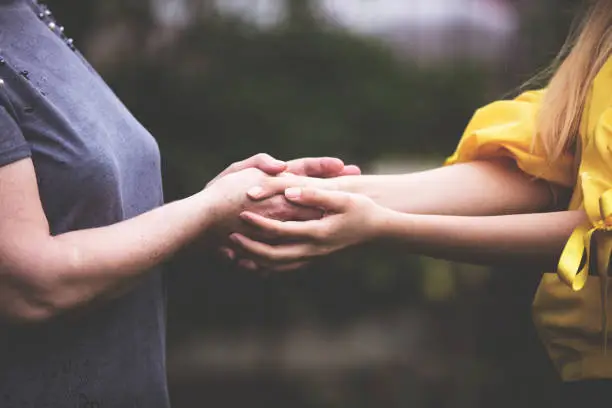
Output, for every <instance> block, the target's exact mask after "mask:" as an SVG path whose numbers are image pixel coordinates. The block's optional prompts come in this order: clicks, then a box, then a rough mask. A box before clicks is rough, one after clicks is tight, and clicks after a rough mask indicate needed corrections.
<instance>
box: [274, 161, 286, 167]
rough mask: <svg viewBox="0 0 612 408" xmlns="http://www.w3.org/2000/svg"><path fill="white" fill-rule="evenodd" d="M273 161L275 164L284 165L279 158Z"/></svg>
mask: <svg viewBox="0 0 612 408" xmlns="http://www.w3.org/2000/svg"><path fill="white" fill-rule="evenodd" d="M273 163H274V165H275V166H285V165H286V163H285V162H284V161H281V160H274V162H273Z"/></svg>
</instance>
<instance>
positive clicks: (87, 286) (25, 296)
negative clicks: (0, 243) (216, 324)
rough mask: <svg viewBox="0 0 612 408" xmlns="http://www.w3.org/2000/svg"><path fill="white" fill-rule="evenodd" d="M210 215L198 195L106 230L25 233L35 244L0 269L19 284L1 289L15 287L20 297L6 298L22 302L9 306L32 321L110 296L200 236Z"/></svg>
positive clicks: (206, 200) (205, 199)
mask: <svg viewBox="0 0 612 408" xmlns="http://www.w3.org/2000/svg"><path fill="white" fill-rule="evenodd" d="M207 209H208V210H207ZM212 217H214V211H213V209H212V206H211V205H210V204H209V201H208V197H207V196H206V195H205V194H204V193H200V194H197V195H195V196H192V197H190V198H187V199H184V200H181V201H177V202H174V203H171V204H167V205H165V206H162V207H160V208H157V209H155V210H152V211H150V212H147V213H145V214H142V215H140V216H137V217H135V218H132V219H130V220H127V221H123V222H120V223H117V224H114V225H111V226H107V227H101V228H95V229H88V230H80V231H74V232H69V233H66V234H61V235H58V236H55V237H51V236H48V235H47V236H44V235H43V234H42V233H41V234H38V235H37V238H32V237H33V235H32V234H30V235H29V238H30V239H35V240H36V241H37V245H31V242H30V243H29V244H28V245H24V248H30V249H21V250H16V251H15V253H19V254H21V259H16V260H14V262H13V264H15V265H18V267H13V268H11V267H8V268H5V270H8V271H13V272H15V271H17V272H18V273H17V274H13V275H12V278H13V279H12V281H14V282H17V283H18V284H17V285H13V286H10V285H5V286H4V287H3V288H2V290H3V291H8V290H11V289H12V290H13V291H14V290H15V287H17V288H18V290H19V291H21V293H20V296H11V297H12V298H13V299H18V300H21V303H22V304H19V303H20V302H19V301H17V302H13V306H14V307H17V308H20V311H19V313H22V312H23V311H24V310H25V311H26V314H29V315H30V316H28V317H29V318H32V319H34V320H38V319H45V318H47V317H49V316H52V315H55V314H58V313H61V312H63V311H66V310H70V309H76V308H80V307H83V306H87V305H88V304H90V303H92V302H95V301H99V300H103V299H108V298H112V297H115V296H117V295H118V294H120V293H122V292H123V291H125V290H126V289H128V288H130V287H131V286H132V285H133V284H134V283H135V282H136V281H137V280H138V279H139V278H141V277H142V276H143V275H144V274H145V273H146V271H148V270H150V269H151V268H152V267H154V266H155V265H158V264H159V263H161V262H162V261H164V260H165V259H167V258H168V257H169V256H171V255H172V254H173V253H175V252H176V251H177V250H178V249H179V248H181V247H182V246H183V245H185V244H187V243H188V242H190V241H192V240H193V239H194V238H196V237H198V236H199V235H200V234H202V232H203V231H204V230H206V229H207V226H208V225H209V223H210V221H211V219H212ZM9 274H10V273H9ZM7 280H8V279H7ZM5 294H6V293H5ZM11 297H8V296H6V297H5V298H11ZM0 303H2V302H1V301H0ZM7 307H8V308H9V309H10V305H9V306H7Z"/></svg>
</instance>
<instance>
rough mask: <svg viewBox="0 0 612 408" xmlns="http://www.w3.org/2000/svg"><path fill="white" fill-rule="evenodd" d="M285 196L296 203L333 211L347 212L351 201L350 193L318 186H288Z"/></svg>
mask: <svg viewBox="0 0 612 408" xmlns="http://www.w3.org/2000/svg"><path fill="white" fill-rule="evenodd" d="M285 197H287V200H289V201H291V202H293V203H296V204H300V205H303V206H307V207H321V208H324V209H325V210H327V211H332V212H345V211H346V209H347V207H348V206H349V204H350V203H351V195H350V194H349V193H345V192H341V191H330V190H321V189H318V188H299V187H292V188H288V189H286V190H285Z"/></svg>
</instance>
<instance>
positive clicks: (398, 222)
mask: <svg viewBox="0 0 612 408" xmlns="http://www.w3.org/2000/svg"><path fill="white" fill-rule="evenodd" d="M586 219H587V217H586V214H585V213H584V212H583V211H562V212H552V213H542V214H515V215H502V216H492V217H461V216H437V215H409V214H400V213H397V212H393V211H388V212H386V213H385V215H384V216H382V217H381V219H380V220H379V221H378V223H377V225H376V227H375V229H376V232H375V234H376V236H378V237H381V238H382V239H383V240H384V241H390V242H393V243H395V244H398V245H399V246H400V248H402V249H403V250H407V251H410V252H413V253H417V254H421V255H426V256H432V257H435V258H441V259H446V260H450V261H459V262H469V263H476V264H487V265H494V264H503V265H529V266H533V267H536V268H537V270H545V271H554V270H556V268H557V262H558V261H559V256H560V255H561V251H562V250H563V247H564V245H565V243H566V241H567V239H568V238H569V236H570V234H571V233H572V231H573V230H574V229H575V228H576V227H577V226H578V225H580V224H582V223H584V222H585V221H586Z"/></svg>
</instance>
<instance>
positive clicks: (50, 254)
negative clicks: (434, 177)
mask: <svg viewBox="0 0 612 408" xmlns="http://www.w3.org/2000/svg"><path fill="white" fill-rule="evenodd" d="M329 163H332V164H331V166H332V170H334V169H335V170H334V171H339V172H343V171H345V169H344V164H343V163H342V162H341V161H339V160H337V159H331V162H330V159H329V158H320V159H319V158H308V159H304V160H297V161H294V164H293V166H297V167H300V168H302V169H305V170H304V171H306V170H308V169H310V170H308V172H309V173H311V174H310V175H316V173H317V172H325V171H327V172H328V173H330V171H329ZM287 168H288V166H287V163H284V162H279V161H276V160H274V159H272V158H271V157H270V156H267V155H256V156H254V157H252V158H250V159H247V160H245V161H243V162H240V163H237V164H234V165H232V166H230V167H229V168H228V169H227V170H226V171H224V172H223V173H222V175H220V176H219V177H217V178H216V179H215V180H214V181H213V182H211V183H209V184H208V186H207V187H206V188H205V189H203V190H202V191H200V192H199V193H197V194H195V195H193V196H191V197H188V198H185V199H183V200H179V201H176V202H173V203H170V204H166V205H164V206H162V207H159V208H156V209H154V210H152V211H149V212H147V213H144V214H141V215H139V216H137V217H134V218H131V219H129V220H126V221H123V222H119V223H116V224H113V225H110V226H105V227H100V228H92V229H85V230H79V231H73V232H69V233H65V234H60V235H56V236H52V235H51V234H50V231H49V224H48V221H47V219H46V216H45V214H44V211H43V208H42V204H41V201H40V197H39V193H38V187H37V181H36V174H35V170H34V166H33V163H32V161H31V159H23V160H20V161H17V162H15V163H12V164H9V165H6V166H3V167H1V168H0V191H1V192H2V194H0V317H4V318H8V319H10V320H14V321H18V322H24V323H35V322H40V321H45V320H49V319H52V318H53V317H55V316H57V315H58V314H61V313H64V312H68V311H76V310H83V309H84V308H86V307H88V306H90V305H93V304H96V303H98V302H103V301H105V300H108V299H112V298H114V297H117V296H120V295H121V294H123V293H125V291H127V290H129V289H130V288H131V287H133V285H134V284H135V283H136V282H138V280H139V278H141V277H142V276H143V275H144V274H146V273H147V271H148V270H150V268H152V267H153V266H155V265H158V264H159V263H161V262H162V261H164V260H166V259H167V258H168V257H170V256H172V255H173V254H174V253H175V252H176V251H177V250H179V249H180V248H181V247H183V246H185V245H187V244H188V243H190V242H193V241H194V240H196V239H202V238H203V239H204V240H205V241H208V242H211V240H212V238H214V237H217V236H227V235H228V234H229V233H230V232H231V231H234V230H235V229H236V227H237V226H238V225H239V224H240V225H241V223H239V222H238V221H237V219H238V215H239V214H240V213H241V212H243V211H245V210H249V211H254V212H256V213H262V214H266V215H268V216H269V215H270V214H276V213H277V212H284V214H285V216H289V215H290V214H292V216H293V217H296V218H300V217H302V218H305V217H306V216H307V215H308V216H319V217H320V211H318V210H313V209H305V208H301V207H296V206H292V205H291V204H289V203H288V202H287V201H286V200H284V199H282V200H281V199H280V198H274V199H273V200H269V201H266V200H263V201H260V202H257V203H255V202H253V201H251V200H249V199H248V197H247V194H246V191H247V189H248V188H250V187H252V186H253V185H257V184H260V183H262V182H263V180H265V179H266V178H268V177H271V175H275V174H279V173H281V172H284V171H287ZM326 169H327V170H326ZM348 171H349V172H351V171H355V170H354V169H353V170H351V169H349V170H348ZM312 173H315V174H312ZM328 173H325V174H328ZM279 200H280V201H279ZM281 201H282V206H284V207H283V208H284V209H282V210H279V209H276V208H275V207H276V206H277V205H281V204H279V203H280V202H281ZM290 209H291V211H294V213H292V212H291V211H290ZM298 209H299V211H298ZM306 218H307V217H306Z"/></svg>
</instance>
